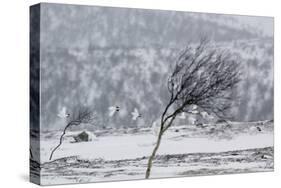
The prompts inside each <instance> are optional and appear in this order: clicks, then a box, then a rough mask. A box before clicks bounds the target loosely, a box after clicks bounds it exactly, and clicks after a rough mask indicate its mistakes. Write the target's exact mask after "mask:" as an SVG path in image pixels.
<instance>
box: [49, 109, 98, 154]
mask: <svg viewBox="0 0 281 188" xmlns="http://www.w3.org/2000/svg"><path fill="white" fill-rule="evenodd" d="M94 120H95V115H94V113H93V111H92V110H91V109H90V108H88V107H80V108H79V109H78V110H77V111H75V110H74V112H73V113H72V114H71V115H70V117H69V120H68V123H67V124H66V126H65V127H64V129H63V132H62V134H61V136H60V140H59V144H58V145H57V146H56V147H55V148H54V149H53V150H52V152H51V155H50V157H49V160H52V157H53V154H54V152H55V151H56V150H57V149H58V148H59V147H60V146H61V145H62V142H63V137H64V135H65V134H66V131H67V129H68V128H69V127H71V126H78V125H80V124H82V123H84V124H87V123H92V122H93V121H94Z"/></svg>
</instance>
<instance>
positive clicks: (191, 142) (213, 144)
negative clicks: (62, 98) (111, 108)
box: [40, 122, 273, 184]
mask: <svg viewBox="0 0 281 188" xmlns="http://www.w3.org/2000/svg"><path fill="white" fill-rule="evenodd" d="M221 126H222V125H221ZM258 126H259V127H260V128H261V131H259V130H258V129H257V127H258ZM216 127H218V129H215V128H214V127H212V126H211V125H209V126H207V127H206V128H196V126H186V125H182V126H175V127H172V128H171V129H170V130H169V131H168V132H167V134H165V135H164V137H163V141H162V143H161V145H160V148H159V151H158V152H157V155H158V156H157V157H156V159H155V161H154V165H153V168H152V173H151V177H152V178H156V177H174V176H190V175H206V174H221V173H239V172H255V171H270V170H272V169H273V123H272V122H266V123H263V122H253V123H232V124H231V126H230V127H228V128H226V127H225V128H222V127H219V125H216ZM199 130H200V131H201V133H200V131H199ZM221 130H223V131H221ZM77 133H78V132H74V131H69V132H68V133H67V135H66V136H65V139H64V142H63V144H62V145H61V147H60V148H59V149H58V150H57V151H56V152H55V153H54V156H53V159H52V161H49V156H50V153H51V150H52V149H53V148H54V147H55V146H56V145H57V144H58V141H59V135H60V132H48V133H44V134H43V135H42V136H43V139H42V140H41V143H40V144H41V164H42V173H41V178H42V179H41V181H42V184H60V183H75V182H76V183H78V182H89V181H91V182H93V181H110V180H125V179H142V178H144V173H145V169H146V163H147V157H148V156H149V155H150V154H151V152H152V149H153V147H154V145H155V142H156V135H155V134H154V131H153V130H152V129H150V128H139V129H135V130H134V131H132V130H131V131H130V130H110V131H103V132H99V131H96V134H97V135H98V136H97V139H94V140H93V141H91V142H80V143H73V142H72V141H73V140H72V136H73V135H76V134H77ZM195 133H196V134H195ZM224 135H228V136H227V137H223V136H224ZM256 156H258V157H256Z"/></svg>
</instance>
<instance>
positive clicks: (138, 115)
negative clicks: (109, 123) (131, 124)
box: [131, 108, 141, 121]
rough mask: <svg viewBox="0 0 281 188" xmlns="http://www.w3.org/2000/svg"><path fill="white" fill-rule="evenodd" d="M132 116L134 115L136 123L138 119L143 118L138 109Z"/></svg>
mask: <svg viewBox="0 0 281 188" xmlns="http://www.w3.org/2000/svg"><path fill="white" fill-rule="evenodd" d="M131 114H132V120H134V121H136V120H137V118H139V117H141V114H140V113H139V111H138V109H136V108H135V109H134V111H133V112H131Z"/></svg>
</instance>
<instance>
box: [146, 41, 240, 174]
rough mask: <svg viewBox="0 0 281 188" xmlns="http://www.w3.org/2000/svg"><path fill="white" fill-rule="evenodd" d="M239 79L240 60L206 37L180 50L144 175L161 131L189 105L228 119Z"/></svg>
mask: <svg viewBox="0 0 281 188" xmlns="http://www.w3.org/2000/svg"><path fill="white" fill-rule="evenodd" d="M239 81H240V72H239V62H238V60H237V59H236V58H235V57H233V56H231V54H230V52H229V51H227V50H223V49H219V48H216V47H215V46H212V45H211V44H210V43H209V42H208V41H207V40H206V39H203V40H201V42H200V43H199V44H198V45H197V46H195V47H192V46H187V47H186V48H185V49H184V50H182V52H181V53H180V54H179V56H178V58H177V60H176V63H175V66H174V68H173V71H172V73H171V75H170V77H169V79H168V81H167V88H168V91H169V94H170V99H169V102H168V104H167V106H166V107H165V109H164V111H163V113H162V116H161V121H160V130H159V134H158V137H157V142H156V145H155V147H154V149H153V151H152V154H151V156H150V157H149V159H148V165H147V170H146V175H145V178H149V176H150V172H151V167H152V161H153V159H154V157H155V155H156V152H157V150H158V148H159V146H160V143H161V139H162V136H163V134H164V133H165V132H166V131H167V130H168V129H169V127H171V125H172V124H173V121H174V120H175V118H176V117H177V115H178V114H180V113H182V112H185V113H190V107H191V106H192V105H196V106H197V107H198V108H201V110H204V111H206V112H209V113H213V114H215V115H216V116H217V117H220V118H223V119H226V118H229V117H228V116H227V111H228V110H229V108H230V107H231V105H232V102H233V99H232V97H233V96H232V93H233V90H234V88H235V87H236V85H237V83H238V82H239Z"/></svg>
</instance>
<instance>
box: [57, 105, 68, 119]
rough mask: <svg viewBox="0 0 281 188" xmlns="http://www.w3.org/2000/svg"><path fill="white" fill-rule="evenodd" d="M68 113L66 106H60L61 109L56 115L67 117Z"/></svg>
mask: <svg viewBox="0 0 281 188" xmlns="http://www.w3.org/2000/svg"><path fill="white" fill-rule="evenodd" d="M69 116H70V114H68V113H66V107H62V109H61V110H60V111H59V113H58V117H60V118H67V117H69Z"/></svg>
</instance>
